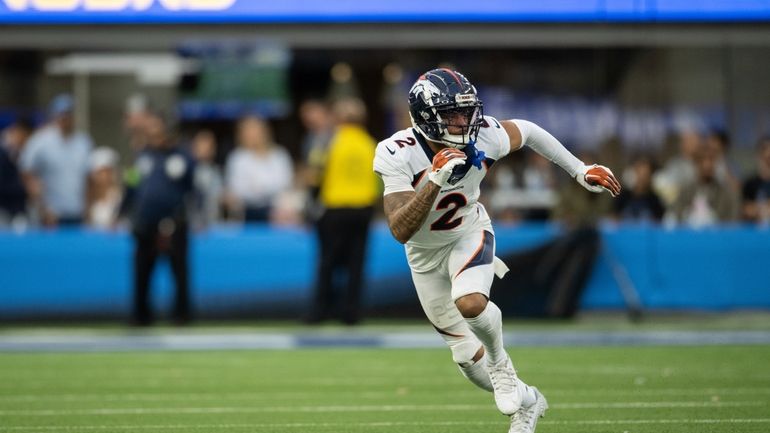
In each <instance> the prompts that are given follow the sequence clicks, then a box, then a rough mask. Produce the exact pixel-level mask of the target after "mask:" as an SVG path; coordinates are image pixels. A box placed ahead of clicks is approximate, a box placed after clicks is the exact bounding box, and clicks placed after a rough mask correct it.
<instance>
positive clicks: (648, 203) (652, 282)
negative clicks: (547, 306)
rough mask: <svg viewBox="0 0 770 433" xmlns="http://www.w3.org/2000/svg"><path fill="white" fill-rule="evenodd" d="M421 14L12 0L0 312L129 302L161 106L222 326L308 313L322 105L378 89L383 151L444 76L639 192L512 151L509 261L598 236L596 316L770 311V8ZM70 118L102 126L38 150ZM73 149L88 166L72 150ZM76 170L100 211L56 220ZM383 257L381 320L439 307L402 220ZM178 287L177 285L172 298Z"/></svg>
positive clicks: (525, 8) (197, 276)
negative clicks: (425, 77) (187, 186)
mask: <svg viewBox="0 0 770 433" xmlns="http://www.w3.org/2000/svg"><path fill="white" fill-rule="evenodd" d="M413 3H414V2H407V1H392V2H388V3H376V4H375V3H367V2H347V1H344V2H320V1H307V2H302V4H301V5H300V4H299V3H297V2H288V3H285V4H268V3H264V2H250V1H246V0H196V1H193V0H188V1H177V0H174V1H171V0H159V1H131V0H118V1H103V0H99V1H97V0H67V1H56V2H54V1H43V0H0V24H1V25H0V129H2V130H3V131H4V133H3V136H2V141H3V144H2V149H3V153H2V155H0V156H2V158H0V168H2V170H3V171H2V173H0V178H1V179H2V182H3V184H2V185H0V187H1V188H0V190H1V191H2V192H0V224H2V226H3V227H4V228H3V229H2V230H3V231H2V233H0V267H2V269H3V272H2V273H0V319H4V318H7V319H27V318H40V317H71V316H79V317H84V316H87V317H110V318H117V317H122V315H124V314H127V312H128V311H129V308H128V305H129V300H130V289H129V287H131V276H130V271H129V263H130V261H129V255H130V248H129V243H130V240H129V235H128V231H127V229H126V227H125V223H124V221H122V220H121V219H120V218H118V217H117V216H118V215H119V212H118V210H119V209H118V208H119V207H120V201H121V196H122V191H123V185H130V184H131V182H132V179H134V178H135V176H136V174H137V173H138V172H141V170H142V167H139V166H138V165H140V164H137V161H136V159H137V158H136V156H137V155H138V153H139V152H140V151H141V150H142V147H143V146H144V144H145V141H144V140H145V137H144V136H143V135H144V134H145V122H146V117H147V113H148V112H149V111H150V110H155V109H162V110H164V111H166V112H167V113H169V114H170V115H171V116H170V117H171V118H172V120H171V122H172V124H173V126H174V127H175V129H176V131H177V133H178V137H179V139H180V141H181V142H182V143H183V144H184V145H185V146H187V147H188V150H189V152H190V153H191V154H192V155H194V156H195V158H196V159H197V165H196V170H197V172H196V175H195V178H196V180H195V183H196V198H195V199H194V200H191V206H192V207H193V209H192V212H194V215H195V216H193V217H192V218H191V221H192V224H193V226H194V230H195V231H194V233H193V241H192V250H191V255H192V257H191V273H192V276H191V278H192V280H191V281H192V283H191V286H192V289H191V290H192V293H191V295H192V296H193V297H194V298H195V299H196V301H195V302H194V304H195V305H198V306H199V308H201V309H202V311H200V312H199V313H200V314H199V315H200V316H201V317H236V316H238V317H250V318H259V317H268V316H277V315H280V316H284V317H299V312H300V311H302V309H301V308H300V307H304V306H305V305H307V303H308V302H309V299H310V296H311V293H312V287H313V273H314V266H315V264H314V263H315V262H314V260H315V254H314V252H315V249H316V248H317V246H316V243H315V239H314V237H313V235H312V232H311V231H310V229H309V228H308V227H307V226H306V224H305V222H304V221H305V216H306V215H307V214H308V212H309V210H308V209H307V208H306V205H307V203H309V202H310V200H308V196H309V193H308V191H307V185H308V183H307V182H306V179H305V177H306V176H305V174H304V168H305V162H306V159H307V156H308V155H307V152H308V150H307V147H308V146H315V145H316V144H307V143H310V142H311V141H312V140H315V139H316V138H317V137H323V136H324V134H326V135H330V134H329V133H328V132H325V131H324V126H323V119H321V120H318V119H316V120H307V119H302V118H301V110H300V107H301V106H302V105H303V103H306V102H307V101H312V100H316V101H318V100H320V101H324V100H325V101H333V100H335V99H340V98H344V97H351V96H352V97H357V98H360V99H361V100H362V101H363V102H364V103H365V105H366V108H367V111H368V113H369V115H368V118H367V122H366V128H367V130H368V131H369V133H370V134H371V135H372V136H374V137H376V138H378V139H382V138H385V137H387V136H389V135H390V134H391V133H392V132H394V131H396V130H398V129H401V128H403V127H405V126H406V125H408V124H409V123H408V122H409V119H408V115H407V113H406V93H407V90H408V88H409V86H410V85H411V83H412V82H413V81H414V80H415V79H416V77H417V76H418V75H419V74H420V73H422V72H423V71H425V70H428V69H431V68H434V67H436V66H449V67H453V68H456V69H458V70H460V71H462V72H463V73H465V75H466V76H468V77H469V78H470V79H471V81H472V82H473V83H474V84H476V86H477V87H478V88H479V91H480V94H481V97H482V99H483V101H484V104H485V105H484V110H485V112H487V113H490V114H492V115H494V116H496V117H499V118H524V119H528V120H531V121H534V122H536V123H538V124H540V125H541V126H543V127H544V128H545V129H547V130H548V131H550V132H551V133H552V134H553V135H555V136H556V137H558V138H559V139H560V140H561V141H562V142H563V143H564V144H565V145H566V146H567V147H568V148H570V149H571V150H572V151H573V152H574V153H576V154H578V155H583V156H585V157H586V158H585V159H587V160H589V159H590V160H595V161H597V162H599V163H602V164H604V165H607V166H609V167H611V168H612V169H613V171H614V172H615V173H616V174H617V175H618V177H619V178H622V182H623V183H624V186H625V188H626V192H625V193H624V196H623V197H621V199H619V200H616V201H614V202H613V201H611V200H608V199H607V197H600V196H590V195H588V194H583V193H584V191H574V190H573V189H571V186H572V185H571V184H570V183H569V179H567V178H566V177H565V176H563V175H562V173H560V172H557V171H555V170H554V167H553V166H552V165H551V164H550V163H548V162H547V161H544V160H541V159H540V158H539V157H538V156H537V155H535V154H533V153H528V152H519V153H517V154H514V155H511V156H509V157H508V158H506V159H505V160H503V161H501V162H500V163H499V164H497V165H496V168H495V171H494V173H492V175H491V176H490V177H489V179H488V180H487V185H486V189H485V191H484V198H483V200H484V202H485V203H486V205H487V207H488V209H489V210H490V211H491V213H492V214H493V219H494V220H495V221H496V222H497V224H498V228H497V230H498V232H499V233H498V242H499V244H498V250H499V251H501V252H503V253H505V254H507V253H511V254H513V253H515V252H518V251H521V250H523V249H526V248H530V247H535V246H538V245H541V244H543V243H545V242H547V241H549V240H552V239H553V238H554V237H555V236H558V233H559V232H560V230H561V229H562V227H563V225H562V224H574V223H586V222H588V223H591V224H598V225H599V227H600V232H601V238H602V241H601V244H602V248H601V251H602V252H601V253H600V254H599V255H598V259H597V261H596V263H595V264H594V265H593V266H594V268H593V269H592V271H591V273H590V276H589V278H588V280H587V282H586V284H585V287H584V293H583V294H582V295H581V298H580V303H581V306H582V307H583V308H588V309H605V308H610V309H613V308H614V309H617V308H626V307H627V306H628V305H629V304H633V305H635V304H637V303H641V305H642V306H643V307H645V308H650V309H672V308H673V309H685V310H686V309H702V308H706V309H717V310H719V309H727V308H745V307H760V308H770V283H767V282H766V278H765V277H764V274H763V271H762V270H763V265H762V264H763V263H767V261H768V260H769V259H770V250H768V248H767V245H769V243H768V242H770V232H768V230H767V226H768V222H770V205H769V204H768V203H769V202H768V199H770V160H768V157H767V154H768V150H767V149H768V148H769V147H768V138H767V136H768V134H770V81H768V80H767V77H768V76H770V3H768V2H766V1H726V0H724V1H711V2H705V3H703V4H700V3H701V2H685V1H677V0H659V1H656V2H649V1H631V0H611V1H601V2H591V1H586V2H567V3H565V2H559V1H550V0H545V1H540V2H535V3H531V4H530V3H528V2H506V1H488V2H485V3H484V4H483V5H479V4H472V3H468V2H460V1H449V2H443V3H442V4H441V7H440V8H438V7H437V8H436V9H433V10H425V6H423V5H417V4H413ZM60 95H69V96H60ZM62 101H64V102H62ZM65 102H66V104H65ZM65 105H66V106H65ZM65 112H66V113H71V116H72V130H73V131H77V134H80V135H78V136H77V137H79V138H77V140H75V138H74V137H75V136H74V135H67V134H62V135H61V137H59V136H58V135H56V136H54V137H59V138H62V140H59V139H58V138H55V139H50V140H49V141H51V142H52V144H51V146H59V147H56V148H55V149H53V150H50V151H41V150H38V148H40V147H45V146H42V145H41V144H40V141H41V140H40V135H39V134H40V133H41V131H42V132H45V131H46V129H45V128H47V127H50V126H46V125H48V122H49V121H51V120H54V119H55V118H57V116H59V115H60V114H62V113H65ZM313 122H315V123H319V122H320V123H321V125H320V126H312V125H313ZM26 125H31V127H32V128H34V131H37V132H35V134H38V136H37V138H36V137H35V135H33V136H32V137H33V138H30V139H29V140H27V138H28V135H29V133H30V132H34V131H27V129H28V128H27V126H26ZM316 127H317V130H313V128H316ZM313 134H317V136H316V138H313V137H311V136H312V135H313ZM49 135H50V134H49ZM68 137H70V138H68ZM70 139H71V140H73V141H77V142H78V143H80V144H79V146H80V147H82V148H83V149H88V152H91V154H90V157H89V156H87V155H85V154H84V155H81V157H79V158H74V157H73V154H72V152H69V151H65V152H64V154H65V155H68V157H72V158H70V159H61V158H58V157H56V155H59V154H58V153H56V152H58V151H60V148H64V149H66V146H67V140H70ZM321 141H323V138H321ZM303 143H305V144H303ZM25 144H26V145H29V146H25ZM62 146H64V147H62ZM57 149H59V150H57ZM85 151H86V150H83V152H85ZM35 155H38V156H37V157H34V158H33V156H35ZM40 155H54V156H51V157H50V158H49V159H45V158H42V156H40ZM33 160H35V161H38V160H40V161H54V162H56V163H57V164H52V163H43V162H37V163H34V164H33V163H32V162H31V161H33ZM25 161H30V162H25ZM62 177H65V178H68V180H67V182H69V183H68V185H70V184H71V185H75V186H72V187H70V188H69V189H67V191H70V192H72V193H74V192H75V191H80V189H82V192H77V194H80V195H82V203H83V206H85V207H84V208H83V210H82V212H81V213H82V215H80V217H79V218H76V216H75V215H70V214H67V215H63V216H64V217H66V219H67V220H68V221H69V220H73V219H74V221H75V222H80V223H82V225H80V226H79V227H76V228H73V227H71V226H67V227H62V226H60V225H57V224H56V223H55V222H53V221H55V219H51V206H54V207H55V205H52V204H50V203H46V202H45V197H46V195H45V194H44V193H43V191H41V188H44V186H43V187H41V179H43V180H44V179H49V178H50V179H60V178H62ZM73 177H78V178H81V177H82V179H80V180H79V181H77V180H76V179H75V180H73V179H72V178H73ZM89 179H90V180H89ZM133 181H135V179H134V180H133ZM52 182H53V183H52V184H51V185H58V186H62V185H64V183H62V182H63V181H59V182H56V181H52ZM43 183H45V182H43ZM51 188H52V187H51V186H49V188H48V191H50V190H51ZM19 203H24V204H23V205H20V204H19ZM86 207H87V208H86ZM74 208H75V209H76V210H77V209H80V208H79V207H78V206H75V207H74ZM44 227H47V228H45V229H44ZM51 230H54V231H51ZM73 245H77V248H73ZM704 263H709V264H712V263H713V265H709V266H710V267H709V268H708V269H704V268H703V264H704ZM513 265H514V266H515V264H513ZM39 269H46V270H47V272H45V273H41V272H39ZM367 269H368V270H369V271H368V272H367V275H368V277H367V278H368V281H367V284H366V288H365V292H366V293H365V295H364V304H365V306H366V308H367V309H368V311H369V312H370V313H372V312H374V313H385V312H392V311H417V310H416V308H415V307H416V299H415V297H414V296H413V293H412V292H413V290H412V288H411V283H410V281H409V275H408V268H407V266H406V263H405V261H404V259H403V254H402V253H401V250H400V247H399V246H398V245H397V244H396V243H395V241H393V240H392V239H390V237H389V234H388V233H387V230H386V229H383V228H382V226H379V227H378V226H375V228H374V232H373V233H372V240H371V242H370V254H368V255H367ZM168 275H169V272H167V271H166V272H160V273H158V275H157V276H156V278H155V279H156V280H157V281H155V283H156V284H157V285H159V286H160V287H162V288H164V290H165V291H166V292H168V290H170V289H169V288H170V286H171V285H170V279H169V277H168ZM501 290H502V289H501ZM629 293H631V295H629ZM153 296H157V297H160V298H161V299H160V301H159V303H158V304H159V305H161V306H162V305H163V303H164V302H166V303H167V302H168V300H165V301H164V300H163V299H165V298H164V297H167V295H166V294H164V291H163V290H161V291H159V292H158V293H156V294H155V295H153Z"/></svg>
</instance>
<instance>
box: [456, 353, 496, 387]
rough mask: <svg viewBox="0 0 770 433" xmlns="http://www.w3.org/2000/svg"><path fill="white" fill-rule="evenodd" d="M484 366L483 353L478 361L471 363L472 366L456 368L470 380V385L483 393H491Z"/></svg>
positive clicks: (485, 357) (484, 358) (485, 360)
mask: <svg viewBox="0 0 770 433" xmlns="http://www.w3.org/2000/svg"><path fill="white" fill-rule="evenodd" d="M471 362H473V361H471ZM486 364H487V354H486V353H484V356H482V357H481V359H479V360H478V361H476V362H473V364H471V365H469V366H466V367H464V366H462V365H458V367H460V373H462V374H463V376H465V378H466V379H468V380H470V381H471V383H473V384H474V385H476V386H478V387H479V388H481V389H483V390H484V391H489V392H492V391H494V389H493V388H492V382H490V381H489V373H487V367H486Z"/></svg>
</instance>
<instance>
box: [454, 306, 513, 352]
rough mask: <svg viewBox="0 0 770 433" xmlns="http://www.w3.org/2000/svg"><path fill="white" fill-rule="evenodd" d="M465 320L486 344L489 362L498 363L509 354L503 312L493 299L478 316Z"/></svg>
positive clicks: (482, 342)
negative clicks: (505, 338)
mask: <svg viewBox="0 0 770 433" xmlns="http://www.w3.org/2000/svg"><path fill="white" fill-rule="evenodd" d="M465 321H466V322H467V323H468V326H469V327H470V328H471V331H473V333H474V334H475V335H476V338H478V339H479V340H480V341H481V344H483V345H484V349H485V350H486V353H487V356H488V359H489V362H491V363H493V364H498V363H500V362H502V361H503V360H505V357H506V356H508V354H507V353H505V348H504V347H503V313H501V312H500V309H499V308H498V307H497V305H495V304H494V303H493V302H492V301H489V302H487V307H486V308H485V309H484V311H482V312H481V314H479V315H478V316H476V317H471V318H466V319H465Z"/></svg>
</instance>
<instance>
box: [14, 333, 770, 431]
mask: <svg viewBox="0 0 770 433" xmlns="http://www.w3.org/2000/svg"><path fill="white" fill-rule="evenodd" d="M511 355H512V357H513V360H514V363H515V364H516V365H517V367H518V369H519V373H520V376H521V377H522V378H523V379H524V380H525V381H527V382H529V383H531V384H534V385H537V386H538V387H540V389H541V390H542V391H543V393H544V394H545V395H546V397H547V398H548V399H549V403H550V405H551V409H550V410H549V411H548V412H547V414H546V418H544V419H542V420H541V421H540V423H539V424H538V432H540V433H548V432H570V433H579V432H620V433H623V432H629V433H631V432H633V433H636V432H655V433H660V432H768V431H770V366H769V365H770V347H767V346H743V347H741V346H708V347H596V348H590V347H588V348H586V347H582V348H572V347H563V348H521V349H514V350H511ZM507 429H508V423H507V418H505V417H504V416H502V415H500V414H499V413H498V412H497V411H496V410H495V407H494V403H493V401H492V398H491V395H489V394H487V393H485V392H483V391H480V390H477V389H476V388H474V387H473V386H472V385H470V384H469V383H468V382H466V381H465V379H463V378H462V377H461V376H460V374H459V372H458V371H457V369H456V367H455V366H454V364H453V363H452V362H451V358H450V356H449V352H448V351H447V350H439V349H424V350H404V349H390V350H381V349H316V350H293V351H280V350H262V351H221V352H127V353H0V432H142V433H149V432H211V433H214V432H276V433H278V432H292V433H294V432H297V433H298V432H303V433H306V432H339V433H343V432H372V433H374V432H387V433H392V432H399V433H412V432H414V433H417V432H419V433H433V432H436V433H438V432H441V433H449V432H458V433H459V432H474V433H476V432H507Z"/></svg>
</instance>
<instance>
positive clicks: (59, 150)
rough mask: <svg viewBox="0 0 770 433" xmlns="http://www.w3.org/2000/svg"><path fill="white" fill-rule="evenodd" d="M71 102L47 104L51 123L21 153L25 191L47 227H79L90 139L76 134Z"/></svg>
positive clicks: (64, 97)
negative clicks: (69, 225)
mask: <svg viewBox="0 0 770 433" xmlns="http://www.w3.org/2000/svg"><path fill="white" fill-rule="evenodd" d="M74 106H75V101H74V100H73V99H72V97H71V96H70V95H67V94H62V95H59V96H57V97H56V98H54V100H53V101H52V102H51V106H50V109H49V113H50V116H51V119H52V121H51V123H50V124H48V125H47V126H45V127H43V128H42V129H40V130H38V131H37V132H35V133H34V134H33V135H32V137H30V139H29V143H27V146H25V148H24V152H22V154H21V159H20V165H21V168H22V170H23V172H24V177H25V183H26V185H27V192H28V193H29V195H30V198H31V200H32V202H33V204H34V205H35V207H36V209H37V211H38V212H39V215H40V219H41V220H42V222H43V224H44V225H46V226H49V227H53V226H57V225H63V224H80V223H81V222H82V221H83V217H84V212H85V201H86V178H87V175H88V155H89V154H90V152H91V148H92V147H93V145H92V143H91V138H90V137H89V136H88V135H87V134H86V133H85V132H82V131H76V130H75V125H74V121H73V116H72V111H73V109H74Z"/></svg>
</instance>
